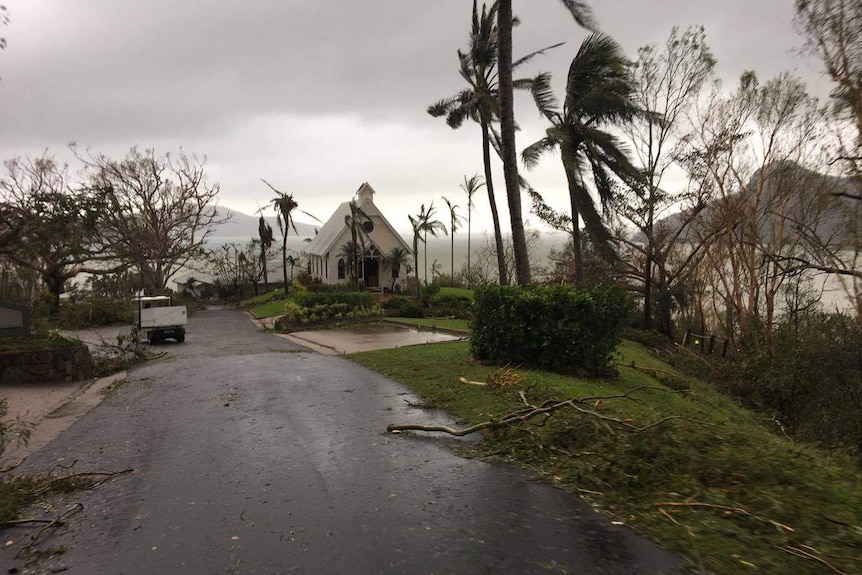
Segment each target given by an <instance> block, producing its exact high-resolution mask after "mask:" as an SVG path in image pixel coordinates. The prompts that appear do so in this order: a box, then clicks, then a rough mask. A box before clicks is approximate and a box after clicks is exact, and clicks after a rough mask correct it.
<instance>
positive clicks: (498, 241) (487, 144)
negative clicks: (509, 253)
mask: <svg viewBox="0 0 862 575" xmlns="http://www.w3.org/2000/svg"><path fill="white" fill-rule="evenodd" d="M480 124H481V126H482V160H483V163H484V164H485V187H486V188H487V190H488V202H489V203H490V204H491V219H492V220H493V221H494V244H495V245H496V246H497V273H498V274H499V277H500V285H501V286H504V285H509V276H508V274H507V273H506V248H505V247H504V246H503V231H502V230H501V229H500V215H499V214H498V213H497V199H496V198H495V197H494V180H493V178H492V176H491V141H490V138H489V137H488V121H487V120H486V119H485V117H484V115H482V117H481V118H480ZM467 234H468V235H469V231H468V232H467ZM469 242H470V240H469V238H468V239H467V247H468V250H467V261H468V262H469V261H470V253H469V246H470V243H469ZM467 267H468V268H469V265H468V266H467Z"/></svg>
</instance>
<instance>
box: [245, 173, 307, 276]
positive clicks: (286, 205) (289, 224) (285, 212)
mask: <svg viewBox="0 0 862 575" xmlns="http://www.w3.org/2000/svg"><path fill="white" fill-rule="evenodd" d="M260 181H261V182H263V183H264V184H266V185H267V187H269V189H271V190H272V191H273V192H275V193H276V194H278V195H277V196H276V197H274V198H273V199H272V200H271V201H270V203H269V205H271V206H272V207H273V208H274V209H275V215H276V216H277V217H278V220H277V222H278V229H279V230H280V231H281V271H282V274H283V276H284V292H285V293H287V286H288V283H287V234H288V233H290V230H291V229H292V230H293V233H295V234H296V235H297V236H299V232H298V231H296V224H295V223H294V222H293V213H294V212H295V211H296V212H300V213H302V214H305V215H306V216H308V217H310V218H313V219H315V220H317V221H318V222H319V221H320V220H318V219H317V218H316V217H314V216H312V215H311V214H309V213H308V212H305V211H302V210H300V209H299V204H298V203H297V202H296V200H294V199H293V194H286V193H284V192H280V191H279V190H277V189H275V187H273V185H272V184H270V183H269V182H267V181H266V180H264V179H263V178H261V179H260Z"/></svg>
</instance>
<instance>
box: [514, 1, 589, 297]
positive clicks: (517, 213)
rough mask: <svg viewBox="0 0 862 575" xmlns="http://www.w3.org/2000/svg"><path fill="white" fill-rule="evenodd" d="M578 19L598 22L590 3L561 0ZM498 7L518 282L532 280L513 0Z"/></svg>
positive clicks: (579, 20) (581, 22) (580, 22)
mask: <svg viewBox="0 0 862 575" xmlns="http://www.w3.org/2000/svg"><path fill="white" fill-rule="evenodd" d="M560 1H561V2H562V4H563V6H565V7H566V9H567V10H568V11H569V12H570V13H571V15H572V17H573V18H574V19H575V22H577V23H578V24H580V25H581V26H583V27H584V28H587V29H590V30H593V29H594V28H595V24H594V22H593V19H592V14H591V12H590V9H589V6H587V4H586V3H585V2H582V1H580V0H560ZM498 4H499V7H498V11H497V27H498V41H497V54H498V57H497V60H498V69H499V73H500V80H499V84H500V85H499V92H500V98H499V100H500V140H501V142H500V143H501V148H502V150H501V152H502V153H501V156H502V160H503V175H504V177H505V179H506V199H507V200H508V203H509V217H510V219H511V221H512V247H513V249H514V252H515V273H516V274H517V276H518V283H519V284H521V285H525V284H528V283H530V280H531V278H530V260H529V255H528V253H527V235H526V232H525V231H524V220H523V217H522V215H521V189H520V179H519V178H518V153H517V151H516V149H515V112H514V106H513V98H512V90H513V88H514V83H513V81H512V70H513V64H514V63H513V62H512V0H499V2H498Z"/></svg>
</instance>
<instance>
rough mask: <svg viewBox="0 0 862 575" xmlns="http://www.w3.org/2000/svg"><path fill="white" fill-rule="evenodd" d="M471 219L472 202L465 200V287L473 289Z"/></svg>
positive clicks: (470, 199) (469, 199)
mask: <svg viewBox="0 0 862 575" xmlns="http://www.w3.org/2000/svg"><path fill="white" fill-rule="evenodd" d="M472 217H473V201H472V198H467V287H468V288H470V289H472V288H473V272H471V271H470V224H471V220H472Z"/></svg>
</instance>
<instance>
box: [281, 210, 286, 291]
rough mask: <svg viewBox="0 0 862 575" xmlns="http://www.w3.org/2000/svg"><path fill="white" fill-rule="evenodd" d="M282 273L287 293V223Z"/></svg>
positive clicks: (282, 242) (283, 245) (282, 250)
mask: <svg viewBox="0 0 862 575" xmlns="http://www.w3.org/2000/svg"><path fill="white" fill-rule="evenodd" d="M281 275H282V280H283V281H284V293H287V223H286V222H285V226H284V237H282V239H281Z"/></svg>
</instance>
